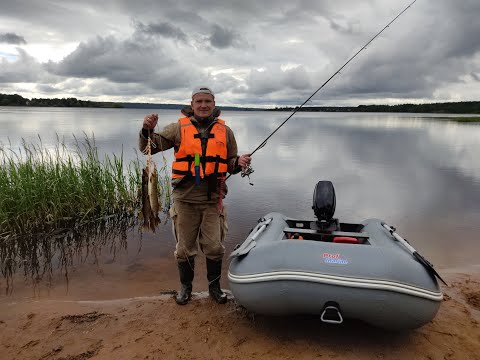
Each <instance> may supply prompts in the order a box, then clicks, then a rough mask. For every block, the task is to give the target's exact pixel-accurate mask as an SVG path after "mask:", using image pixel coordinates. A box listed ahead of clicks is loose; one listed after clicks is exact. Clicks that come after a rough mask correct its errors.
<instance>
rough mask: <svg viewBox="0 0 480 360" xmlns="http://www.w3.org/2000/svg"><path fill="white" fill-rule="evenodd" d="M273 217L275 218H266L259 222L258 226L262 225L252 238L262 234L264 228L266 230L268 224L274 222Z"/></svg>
mask: <svg viewBox="0 0 480 360" xmlns="http://www.w3.org/2000/svg"><path fill="white" fill-rule="evenodd" d="M272 219H273V218H270V219H267V220H265V221H264V222H261V223H259V224H258V225H257V226H260V227H259V228H258V230H257V231H256V232H255V233H254V234H253V235H252V236H251V238H250V239H252V240H255V239H256V238H257V237H258V235H260V234H261V233H262V232H263V230H265V229H266V228H267V226H268V225H269V224H270V223H271V222H272Z"/></svg>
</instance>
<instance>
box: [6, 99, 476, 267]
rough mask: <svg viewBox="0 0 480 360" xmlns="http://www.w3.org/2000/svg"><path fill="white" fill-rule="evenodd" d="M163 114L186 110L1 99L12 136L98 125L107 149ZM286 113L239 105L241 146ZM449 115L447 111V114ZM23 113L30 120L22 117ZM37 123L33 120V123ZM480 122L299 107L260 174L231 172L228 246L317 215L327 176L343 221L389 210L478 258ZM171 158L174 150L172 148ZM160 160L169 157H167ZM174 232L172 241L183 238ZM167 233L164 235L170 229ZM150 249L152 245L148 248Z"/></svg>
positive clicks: (432, 249) (171, 117) (413, 231)
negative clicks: (273, 221) (275, 224)
mask: <svg viewBox="0 0 480 360" xmlns="http://www.w3.org/2000/svg"><path fill="white" fill-rule="evenodd" d="M150 112H157V113H159V115H160V116H159V117H160V120H159V127H163V126H165V125H167V124H168V123H170V122H172V121H175V120H176V119H177V118H178V117H179V115H180V114H179V112H178V111H176V110H157V111H155V110H137V109H61V110H57V109H53V110H52V109H27V110H21V111H20V110H17V109H12V108H10V110H8V112H7V110H4V109H1V108H0V124H1V126H2V128H3V129H7V130H6V131H5V132H2V134H0V142H3V143H5V141H6V140H7V136H8V137H10V139H11V140H12V142H15V141H17V140H18V139H20V138H21V137H26V138H28V137H36V136H37V134H38V133H40V134H41V136H42V139H43V141H44V143H46V142H48V141H49V140H48V139H52V142H53V140H54V136H53V132H58V133H59V135H60V136H65V137H66V138H69V137H70V136H71V134H72V133H73V134H75V135H77V136H79V135H80V136H81V135H82V134H83V132H87V134H88V132H90V131H93V132H94V134H95V140H96V143H97V146H98V147H99V150H100V154H111V153H119V152H120V151H122V149H123V152H124V157H125V159H126V161H129V160H130V159H135V158H136V157H137V156H138V153H136V152H135V150H134V149H136V147H137V134H138V131H139V129H140V126H141V121H142V119H143V116H144V115H145V114H146V113H150ZM288 115H289V114H288V113H280V112H229V111H225V112H223V113H222V118H224V119H225V120H226V121H227V124H228V125H229V126H230V127H231V128H232V129H233V130H234V132H235V136H236V139H237V143H238V147H239V152H240V153H245V152H250V151H252V150H253V149H254V148H255V147H257V146H258V145H259V144H260V143H261V142H262V141H263V140H264V139H265V138H266V137H267V136H268V135H269V134H270V133H271V131H273V130H274V129H275V128H276V127H277V126H278V125H279V124H280V123H281V122H282V121H283V120H285V118H286V117H287V116H288ZM442 116H443V115H442ZM21 122H23V123H24V124H25V126H23V127H19V126H18V125H17V124H18V123H21ZM28 124H30V125H31V126H28ZM479 138H480V126H478V125H471V124H458V123H454V122H449V121H446V120H438V119H435V118H434V116H431V115H423V114H415V115H412V114H368V113H358V114H357V113H299V114H296V115H295V116H294V117H293V118H292V119H290V121H289V122H287V124H286V125H285V126H284V127H283V128H282V129H280V130H279V131H278V132H277V133H276V134H275V136H274V137H272V138H271V139H270V140H269V141H268V143H267V145H266V147H265V148H263V149H261V150H259V151H258V152H257V153H255V155H254V158H253V164H252V165H253V167H254V170H255V172H254V173H253V174H252V176H251V180H252V182H253V183H254V186H250V185H249V184H248V181H247V179H243V178H241V177H240V176H233V177H231V178H230V179H229V180H228V185H229V189H230V190H229V194H228V197H227V198H226V200H225V204H226V206H227V207H228V211H229V225H230V231H229V236H228V239H227V242H226V247H227V251H229V250H231V249H232V248H233V246H234V245H235V244H237V243H239V242H241V241H243V239H244V238H245V237H246V235H247V233H248V231H249V230H250V229H251V228H252V226H253V225H254V224H255V223H256V220H257V219H258V218H260V217H261V216H263V215H265V214H266V213H267V212H270V211H279V212H283V213H285V214H286V215H289V216H292V217H298V218H313V212H312V210H311V204H312V193H313V189H314V186H315V184H316V182H317V181H318V180H322V179H328V180H331V181H332V182H333V183H334V185H335V188H336V191H337V212H336V216H337V217H339V218H340V219H341V220H343V221H352V222H356V221H361V220H363V219H366V218H371V217H376V218H382V219H384V220H386V221H387V222H389V223H390V224H392V225H395V226H396V227H397V229H398V231H399V234H400V235H402V236H403V237H406V238H408V239H409V240H410V241H411V242H412V243H413V244H414V246H415V247H416V248H417V249H418V250H419V251H420V252H421V253H423V254H424V255H425V256H426V257H427V258H429V259H430V260H432V261H433V262H434V263H435V265H437V266H439V267H449V266H460V265H462V264H477V263H478V260H477V258H476V255H475V254H476V253H478V249H477V247H478V245H477V244H476V239H477V238H478V233H479V231H480V224H479V222H478V219H479V218H480V217H479V215H480V186H479V185H480V158H479V157H478V154H479V153H480V142H479V141H478V139H479ZM165 156H166V162H167V164H170V162H171V161H172V158H173V154H172V151H169V152H166V153H165ZM155 160H156V161H157V164H158V163H160V164H161V163H162V159H161V156H156V157H155ZM164 235H165V236H168V243H169V244H170V245H171V247H173V246H174V242H173V240H172V239H171V235H170V234H169V229H167V230H165V234H164ZM162 236H163V235H162ZM159 244H160V242H159V241H158V237H157V236H156V235H155V236H151V237H150V236H149V237H148V239H144V242H143V248H142V251H143V253H144V254H146V255H149V256H150V255H152V254H154V255H152V256H171V252H172V251H173V249H171V248H168V249H166V248H165V247H161V246H163V245H159ZM145 249H148V251H147V252H146V250H145Z"/></svg>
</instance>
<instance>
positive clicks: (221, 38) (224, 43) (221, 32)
mask: <svg viewBox="0 0 480 360" xmlns="http://www.w3.org/2000/svg"><path fill="white" fill-rule="evenodd" d="M209 40H210V44H211V45H212V46H213V47H214V48H217V49H226V48H228V47H233V46H236V45H237V44H238V41H239V35H237V34H236V33H235V32H234V31H233V30H230V29H226V28H223V27H221V26H220V25H217V24H215V25H213V32H212V34H211V35H210V38H209Z"/></svg>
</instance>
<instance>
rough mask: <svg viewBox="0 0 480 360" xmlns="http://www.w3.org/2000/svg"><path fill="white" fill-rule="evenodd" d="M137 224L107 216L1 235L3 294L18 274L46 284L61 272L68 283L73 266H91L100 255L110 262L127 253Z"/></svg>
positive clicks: (128, 217) (0, 264) (9, 289)
mask: <svg viewBox="0 0 480 360" xmlns="http://www.w3.org/2000/svg"><path fill="white" fill-rule="evenodd" d="M137 224H138V221H137V219H136V217H134V216H123V215H119V216H115V215H112V216H108V217H105V218H103V219H102V220H96V221H83V222H76V223H72V224H70V226H68V227H65V228H61V229H53V230H52V231H50V232H48V233H42V234H21V235H20V234H7V235H5V234H3V235H2V236H1V237H0V268H1V272H2V275H3V276H4V278H5V279H6V282H7V287H6V291H7V293H8V292H9V291H11V290H12V288H13V287H12V286H13V278H14V276H15V274H16V273H17V272H19V271H21V272H23V275H24V276H25V277H26V278H30V279H32V280H34V282H39V281H41V280H46V281H47V282H49V281H50V280H51V278H52V274H53V272H54V270H57V269H58V270H59V271H61V272H62V273H63V274H64V275H65V278H66V280H67V282H68V274H69V270H70V269H71V267H72V266H73V265H74V264H75V263H84V262H86V261H87V260H88V261H92V262H93V263H94V264H95V263H97V262H98V256H99V255H100V254H101V253H102V251H108V252H109V254H111V256H113V259H114V258H115V257H116V255H117V253H118V252H120V251H126V250H127V238H130V239H132V238H133V236H132V231H135V228H136V225H137Z"/></svg>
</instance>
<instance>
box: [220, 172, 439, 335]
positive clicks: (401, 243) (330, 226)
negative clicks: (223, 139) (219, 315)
mask: <svg viewBox="0 0 480 360" xmlns="http://www.w3.org/2000/svg"><path fill="white" fill-rule="evenodd" d="M335 201H336V200H335V190H334V188H333V184H332V183H331V182H330V181H320V182H318V184H317V185H316V188H315V191H314V196H313V209H314V212H315V215H316V218H317V219H316V220H298V219H292V218H289V217H287V216H285V215H283V214H280V213H276V212H272V213H269V214H267V215H265V216H264V217H263V218H261V219H260V220H259V221H258V224H257V225H256V226H255V227H254V228H253V229H252V231H251V232H250V234H249V235H248V237H247V239H246V240H245V241H244V242H243V243H242V244H241V245H240V246H237V247H236V248H235V249H234V251H233V252H232V253H231V255H230V258H231V262H230V266H229V271H228V280H229V284H230V289H231V291H232V294H233V295H234V297H235V300H236V301H237V302H238V303H239V304H240V305H241V306H243V307H245V308H246V309H247V310H248V311H250V312H252V313H255V314H265V315H293V314H312V315H318V316H319V317H320V319H321V321H323V322H327V323H336V324H339V323H342V322H343V320H344V318H345V319H358V320H361V321H364V322H366V323H369V324H371V325H374V326H377V327H381V328H386V329H391V330H403V329H413V328H417V327H420V326H422V325H424V324H426V323H428V322H430V321H431V320H432V319H433V318H434V317H435V315H436V313H437V311H438V309H439V307H440V304H441V302H442V299H443V294H442V292H441V289H440V286H439V284H438V282H437V277H438V278H439V279H440V280H441V281H443V280H442V279H441V277H440V276H439V275H438V273H437V272H436V271H435V270H434V268H433V266H432V264H430V263H429V262H428V261H427V260H426V259H425V258H423V257H422V256H421V255H420V254H419V253H418V252H417V251H416V250H415V249H414V248H413V247H412V246H411V245H410V244H409V243H408V242H407V241H406V240H405V239H403V238H402V237H401V236H400V235H398V234H397V233H396V230H395V229H394V228H393V227H391V226H389V225H387V224H386V223H384V222H383V221H382V220H379V219H368V220H365V221H363V222H361V223H342V222H339V220H338V219H335V218H333V214H334V211H335Z"/></svg>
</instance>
